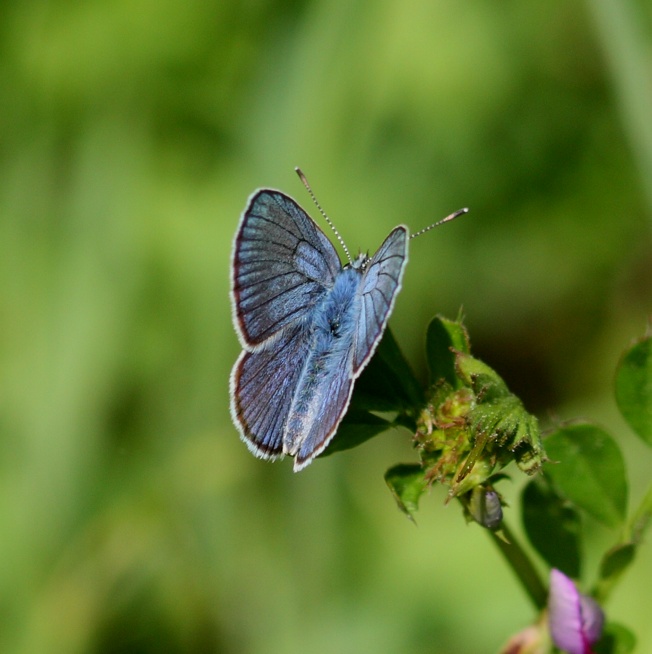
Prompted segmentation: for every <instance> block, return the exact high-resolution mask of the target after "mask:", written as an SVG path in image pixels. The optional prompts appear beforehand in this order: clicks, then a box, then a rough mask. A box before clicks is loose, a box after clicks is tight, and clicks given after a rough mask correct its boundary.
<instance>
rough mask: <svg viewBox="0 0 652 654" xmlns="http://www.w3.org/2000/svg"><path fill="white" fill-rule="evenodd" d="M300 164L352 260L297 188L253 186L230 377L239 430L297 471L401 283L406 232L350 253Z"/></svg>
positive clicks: (236, 267) (238, 266)
mask: <svg viewBox="0 0 652 654" xmlns="http://www.w3.org/2000/svg"><path fill="white" fill-rule="evenodd" d="M297 173H298V174H299V176H300V177H301V179H302V181H303V182H304V184H305V185H306V188H307V189H308V191H309V193H310V195H311V196H312V198H313V200H314V201H315V204H317V207H318V208H319V210H320V211H321V212H322V214H323V215H324V217H325V218H326V220H327V221H328V223H329V225H331V227H332V229H333V231H334V232H335V234H336V236H337V238H338V240H339V241H340V243H341V244H342V246H343V248H344V250H345V252H346V254H347V257H348V259H349V262H348V263H347V264H345V265H344V266H342V264H341V262H340V258H339V255H338V254H337V251H336V250H335V247H334V246H333V244H332V243H331V241H330V240H329V239H328V237H327V236H326V234H324V232H323V231H322V230H321V229H320V228H319V227H318V226H317V224H316V223H315V222H314V221H313V220H312V218H310V216H309V215H308V214H307V213H306V212H305V211H304V210H303V209H302V208H301V207H300V206H299V205H298V204H297V203H296V202H295V201H294V200H293V199H292V198H291V197H289V196H288V195H286V194H285V193H282V192H281V191H276V190H272V189H261V190H258V191H256V192H254V193H253V194H252V195H251V196H250V198H249V200H248V201H247V205H246V207H245V210H244V212H243V214H242V217H241V219H240V225H239V227H238V229H237V232H236V235H235V240H234V244H233V254H232V261H231V299H232V306H233V321H234V325H235V329H236V332H237V333H238V336H239V339H240V342H241V344H242V348H243V351H242V353H241V354H240V356H239V357H238V360H237V361H236V363H235V365H234V367H233V371H232V373H231V379H230V391H231V415H232V418H233V421H234V424H235V425H236V427H237V429H238V431H239V432H240V436H241V438H242V440H243V441H244V442H245V443H246V445H247V446H248V448H249V449H250V450H251V452H252V453H253V454H255V455H256V456H258V457H260V458H263V459H271V460H273V459H276V458H279V457H281V456H283V455H286V454H287V455H290V456H292V457H294V470H295V472H297V471H299V470H302V469H303V468H305V467H306V466H307V465H309V464H310V463H311V462H312V461H313V460H314V459H315V457H317V456H318V455H319V454H320V453H321V452H323V451H324V450H325V449H326V447H327V446H328V444H329V443H330V441H331V440H332V438H333V436H334V435H335V432H336V431H337V428H338V426H339V424H340V422H341V420H342V418H343V417H344V414H345V413H346V410H347V407H348V406H349V402H350V401H351V394H352V393H353V386H354V382H355V380H356V379H357V378H358V377H359V376H360V373H361V372H362V371H363V370H364V367H365V366H366V365H367V363H368V362H369V360H370V359H371V357H372V355H373V353H374V351H375V349H376V347H377V346H378V343H379V342H380V340H381V338H382V336H383V332H384V331H385V327H386V326H387V321H388V319H389V316H390V314H391V312H392V309H393V307H394V302H395V300H396V296H397V294H398V292H399V291H400V289H401V280H402V278H403V272H404V270H405V265H406V263H407V260H408V241H409V234H408V229H407V227H405V226H403V225H399V226H398V227H396V228H394V229H393V230H392V231H391V232H390V233H389V236H387V238H386V239H385V240H384V241H383V243H382V245H381V246H380V247H379V248H378V250H377V251H376V253H375V254H374V255H373V256H372V257H369V256H368V255H366V254H360V255H359V256H358V257H357V258H356V259H354V260H353V259H351V257H350V255H349V253H348V250H347V249H346V246H345V245H344V242H343V241H342V239H341V237H340V236H339V234H338V233H337V230H335V228H334V227H333V225H332V223H331V222H330V220H329V219H328V217H327V216H326V214H324V212H323V211H322V210H321V207H320V206H319V204H318V203H317V201H316V199H315V197H314V194H313V193H312V190H311V189H310V186H309V185H308V183H307V181H306V179H305V177H304V176H303V174H302V173H301V171H300V170H299V169H297ZM465 212H466V210H465V209H464V210H462V211H459V212H457V213H456V214H451V216H448V217H447V218H445V219H444V220H443V221H440V223H441V222H445V221H447V220H451V219H452V218H454V217H456V216H457V215H460V214H461V213H465ZM437 224H439V223H437ZM431 227H434V225H431V226H430V227H428V228H426V229H425V230H421V232H423V231H427V230H428V229H430V228H431ZM421 232H419V233H421ZM414 236H416V234H415V235H414Z"/></svg>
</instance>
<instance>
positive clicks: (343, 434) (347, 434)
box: [320, 409, 392, 456]
mask: <svg viewBox="0 0 652 654" xmlns="http://www.w3.org/2000/svg"><path fill="white" fill-rule="evenodd" d="M390 427H392V423H391V422H389V421H388V420H385V419H384V418H381V417H380V416H376V415H374V414H373V413H369V412H368V411H358V410H355V409H353V410H349V411H348V412H347V414H346V416H344V420H342V424H340V426H339V428H338V430H337V433H336V434H335V438H333V440H332V441H331V442H330V444H329V446H328V447H327V448H326V449H325V450H324V452H322V454H320V456H328V455H330V454H333V453H334V452H341V451H342V450H350V449H351V448H353V447H357V446H358V445H360V444H362V443H364V442H365V441H368V440H369V439H370V438H373V437H374V436H377V435H378V434H382V433H383V432H385V431H387V430H388V429H389V428H390Z"/></svg>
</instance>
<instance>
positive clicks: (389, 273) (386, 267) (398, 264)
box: [353, 226, 408, 376]
mask: <svg viewBox="0 0 652 654" xmlns="http://www.w3.org/2000/svg"><path fill="white" fill-rule="evenodd" d="M407 244H408V233H407V229H406V228H405V227H403V226H399V227H396V228H395V229H394V230H392V232H391V233H390V234H389V236H388V237H387V238H386V239H385V240H384V241H383V244H382V245H381V246H380V247H379V248H378V251H377V252H376V254H374V256H373V257H372V259H371V261H370V262H369V264H368V265H367V268H366V270H365V272H364V275H363V279H362V285H361V288H360V293H361V302H360V315H359V316H358V322H357V326H356V339H355V352H354V357H353V370H354V373H355V375H356V376H357V375H358V374H359V373H360V372H361V371H362V368H363V367H364V366H365V365H366V363H367V362H368V361H369V359H370V358H371V355H372V354H373V353H374V350H375V349H376V346H377V345H378V343H379V341H380V339H381V337H382V334H383V332H384V330H385V327H386V325H387V321H388V320H389V316H390V314H391V312H392V308H393V307H394V300H395V298H396V294H397V293H398V292H399V290H400V289H401V279H402V277H403V270H404V269H405V264H406V263H407Z"/></svg>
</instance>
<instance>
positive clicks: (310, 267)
mask: <svg viewBox="0 0 652 654" xmlns="http://www.w3.org/2000/svg"><path fill="white" fill-rule="evenodd" d="M340 268H341V264H340V259H339V257H338V255H337V252H336V251H335V248H334V247H333V245H332V243H331V242H330V241H329V240H328V238H327V237H326V235H325V234H324V233H323V232H322V231H321V229H319V227H318V226H317V225H316V223H315V222H314V221H313V220H312V218H310V216H308V214H307V213H306V212H305V211H304V210H303V209H302V208H301V207H300V206H299V205H298V204H297V203H296V202H295V201H294V200H292V198H290V197H288V196H287V195H285V194H284V193H281V192H280V191H272V190H269V189H263V190H261V191H257V192H256V193H254V194H253V195H252V196H251V197H250V198H249V201H248V202H247V206H246V208H245V210H244V213H243V214H242V218H241V221H240V226H239V228H238V231H237V232H236V235H235V240H234V244H233V257H232V267H231V271H232V280H231V294H232V299H233V307H234V322H235V324H236V329H237V331H238V333H239V336H240V340H241V341H242V344H243V346H244V347H245V348H246V349H249V350H253V349H256V348H258V347H260V346H262V344H263V343H264V342H265V341H267V340H268V339H270V338H273V337H276V336H277V335H278V334H279V333H280V332H281V331H282V330H283V329H285V328H287V327H289V326H291V325H294V324H297V323H298V322H299V321H301V320H302V319H303V318H305V316H306V315H307V314H309V312H310V311H311V309H312V307H314V305H315V304H316V303H317V302H318V301H319V299H320V298H321V296H322V295H323V293H324V291H325V290H326V289H327V288H330V287H331V286H332V285H333V282H334V279H335V276H336V275H337V273H338V271H339V270H340Z"/></svg>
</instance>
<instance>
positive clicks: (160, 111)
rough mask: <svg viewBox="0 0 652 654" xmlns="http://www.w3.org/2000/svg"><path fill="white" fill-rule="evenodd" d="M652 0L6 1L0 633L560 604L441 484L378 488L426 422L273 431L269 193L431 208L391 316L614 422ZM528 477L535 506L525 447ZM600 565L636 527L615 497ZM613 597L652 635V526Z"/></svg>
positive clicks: (538, 401)
mask: <svg viewBox="0 0 652 654" xmlns="http://www.w3.org/2000/svg"><path fill="white" fill-rule="evenodd" d="M650 70H652V11H651V10H650V5H649V4H646V3H645V2H644V0H640V1H638V2H637V1H636V0H628V1H624V0H587V1H586V2H577V1H574V0H570V1H569V0H552V1H551V2H547V3H543V4H542V3H540V2H534V1H533V0H530V1H525V2H523V1H521V2H500V3H499V2H481V1H478V0H469V1H468V2H464V3H460V2H454V1H453V0H414V1H409V2H399V1H398V0H373V1H372V0H360V1H357V0H354V1H353V2H347V1H345V0H313V1H308V0H305V1H304V0H286V1H280V0H279V1H277V2H264V1H261V0H258V1H255V0H248V1H247V0H244V1H242V2H235V1H220V0H214V1H209V0H183V1H182V0H158V1H157V2H154V1H152V0H131V1H129V2H127V1H126V0H104V1H102V0H90V1H88V2H84V3H75V2H64V1H61V2H45V1H38V0H20V1H18V0H13V1H9V0H7V1H5V2H3V3H2V5H1V7H0V93H1V95H0V172H1V174H0V271H1V272H0V274H1V279H0V389H1V392H0V528H1V532H0V534H1V537H0V651H2V652H3V653H11V654H13V653H30V654H31V653H34V652H65V653H76V652H96V653H98V654H109V653H111V654H113V653H118V652H134V653H141V652H142V653H146V652H166V653H167V652H172V653H176V652H192V653H194V652H225V653H246V654H249V653H251V654H258V653H265V654H267V653H281V652H282V653H284V654H293V653H295V652H296V653H298V652H311V653H317V654H319V653H322V652H323V653H326V652H334V651H337V652H345V653H346V652H351V653H353V652H361V651H370V652H371V651H373V652H376V653H377V654H383V653H398V652H414V653H419V652H423V653H425V652H429V653H432V652H436V653H448V652H455V653H456V654H465V653H467V652H468V653H475V654H477V653H479V652H493V651H496V649H497V648H498V647H499V646H500V644H501V643H502V642H504V641H505V640H506V639H507V637H508V636H509V635H510V634H511V633H513V632H515V631H517V630H518V629H520V628H522V627H524V626H525V625H527V624H528V623H529V622H530V621H531V620H532V619H533V617H534V616H533V612H532V610H531V608H530V606H529V604H528V601H527V599H526V597H525V595H524V594H523V592H522V591H521V589H520V588H519V587H518V585H517V584H516V582H515V580H514V579H513V578H512V576H511V574H510V572H509V570H508V569H507V568H506V566H505V565H504V564H503V561H502V560H501V559H500V557H499V555H498V553H497V552H496V551H494V549H493V546H492V544H491V542H490V541H489V539H488V538H487V537H486V536H485V534H484V533H482V531H481V530H480V529H479V528H477V527H472V526H466V525H465V524H464V520H463V518H462V516H461V515H460V512H459V510H458V508H457V507H456V506H453V505H450V506H444V494H443V492H442V490H441V489H437V488H435V489H433V492H432V493H431V494H430V496H429V497H427V498H425V499H424V500H423V501H422V511H421V512H420V515H419V526H418V528H415V527H414V526H412V525H411V524H410V523H409V522H408V521H407V520H405V518H404V517H403V516H402V515H401V514H400V513H399V512H398V510H397V509H396V508H395V506H394V504H393V500H392V498H391V496H390V494H389V492H388V491H387V489H386V488H385V486H384V482H383V479H382V475H383V473H384V471H385V469H386V468H388V467H389V466H390V465H392V464H394V463H397V462H399V461H412V460H414V459H415V456H414V453H413V452H412V450H411V447H410V439H409V434H407V433H405V432H403V433H401V432H398V431H397V432H395V433H390V434H386V435H383V436H381V437H379V438H377V439H374V440H372V441H370V442H368V443H366V444H365V445H363V446H361V447H360V448H357V449H356V450H352V451H349V452H345V453H341V454H337V455H334V456H332V457H328V458H326V459H323V460H322V459H320V460H319V461H317V462H316V463H314V464H313V465H312V466H310V468H308V469H307V470H305V471H304V472H302V473H300V474H298V475H295V474H293V473H292V471H291V463H290V462H289V461H285V462H283V463H277V464H273V465H272V464H268V463H265V462H261V461H258V460H256V459H254V458H253V457H252V456H251V455H250V454H249V453H248V451H247V449H246V448H245V446H244V445H243V444H242V443H241V442H240V441H239V440H238V437H237V434H236V430H235V429H234V427H233V426H232V424H231V421H230V418H229V412H228V376H229V371H230V368H231V365H232V364H233V362H234V360H235V358H236V356H237V354H238V352H239V349H240V348H239V345H238V342H237V339H236V336H235V333H234V331H233V328H232V325H231V310H230V306H229V299H228V285H229V256H230V248H231V239H232V236H233V234H234V231H235V229H236V226H237V223H238V219H239V215H240V212H241V211H242V209H243V208H244V205H245V202H246V199H247V197H248V195H249V194H250V193H251V192H252V191H253V190H254V189H255V188H257V187H260V186H272V187H276V188H281V189H283V190H284V191H286V192H287V193H289V194H291V195H293V196H294V197H296V198H297V199H298V201H299V202H300V203H301V204H303V205H304V206H306V207H307V208H309V210H310V212H311V213H312V214H313V215H317V212H316V211H314V210H313V208H312V207H311V203H310V200H309V198H308V195H307V193H306V192H305V190H304V189H303V187H302V186H301V184H300V182H299V180H298V179H297V178H296V176H295V174H294V172H293V167H294V166H295V165H300V166H301V167H302V168H303V170H304V172H305V173H306V175H307V176H308V179H309V180H310V182H311V184H312V186H313V189H314V190H315V193H316V194H317V197H318V198H319V200H320V202H321V203H322V205H323V206H324V208H325V209H326V211H327V212H328V213H329V215H330V216H331V218H332V219H333V221H334V222H335V224H336V225H337V226H338V228H339V230H340V232H341V233H342V235H343V236H344V238H345V240H346V242H347V243H348V245H349V247H350V248H351V249H352V250H353V251H356V250H357V248H358V247H360V248H361V249H363V250H367V249H369V250H371V251H373V250H375V248H376V247H377V246H378V245H379V244H380V242H381V241H382V239H383V238H384V237H385V235H386V234H387V233H388V232H389V230H390V229H391V228H392V227H394V226H395V225H396V224H398V223H406V224H407V225H408V226H409V227H410V228H411V229H412V230H416V229H419V228H421V227H423V226H425V225H426V224H429V223H430V222H433V221H434V220H436V219H439V218H441V217H443V216H444V215H446V214H448V213H450V212H451V211H453V210H455V209H458V208H460V207H462V206H469V207H470V208H471V211H472V213H471V214H470V215H469V217H467V218H464V219H463V220H460V221H457V222H456V223H454V224H453V225H449V226H446V227H444V228H442V229H438V230H436V232H435V233H431V234H429V235H428V236H426V237H423V238H421V239H418V240H417V241H414V242H413V244H412V246H411V254H410V258H411V260H410V263H409V265H408V268H407V272H406V275H405V280H404V288H403V291H402V292H401V296H400V297H399V299H398V302H397V305H396V308H395V311H394V315H393V317H392V321H391V324H392V328H393V331H394V334H395V336H396V338H397V340H398V341H399V343H400V344H401V347H402V348H403V349H404V351H405V353H406V355H407V356H408V358H409V359H410V361H411V362H412V363H413V364H414V366H415V369H416V370H417V371H418V372H419V374H421V375H423V373H424V369H423V363H422V356H421V352H422V349H423V340H424V333H425V329H426V326H427V324H428V321H429V319H430V317H432V316H433V315H434V314H435V313H438V312H440V313H443V314H445V315H447V316H449V317H455V316H456V314H457V312H458V310H459V309H460V307H463V309H464V312H465V315H466V316H467V324H468V327H469V329H470V333H471V338H472V343H473V346H474V351H475V353H476V354H477V355H478V356H480V357H481V358H483V359H485V360H486V361H487V362H488V363H489V364H491V365H493V366H494V367H495V368H496V369H497V370H498V371H499V372H500V373H501V374H502V375H503V376H504V377H505V378H506V380H507V381H508V383H509V384H510V385H511V387H512V389H513V390H514V392H516V393H517V394H518V395H520V396H521V397H522V398H523V399H524V400H525V402H526V404H527V406H528V408H529V409H531V410H533V411H535V412H536V413H537V414H538V415H539V416H540V418H541V420H542V423H543V424H544V425H545V424H549V423H550V422H551V420H556V419H568V418H573V417H580V416H583V417H588V418H592V419H595V420H597V421H598V422H599V423H601V424H602V425H604V426H606V427H608V428H610V429H612V430H614V433H615V434H616V437H617V438H618V440H619V442H620V443H621V444H622V446H623V448H624V449H625V454H626V457H627V462H628V464H629V465H630V467H631V470H632V477H633V480H632V496H633V500H634V501H635V500H637V499H639V498H640V495H641V493H642V489H643V487H644V486H645V484H646V483H648V482H649V480H650V477H651V475H650V469H651V468H650V461H651V458H650V457H651V453H650V452H648V451H646V449H645V448H644V447H643V445H641V444H639V443H638V442H637V441H636V439H635V437H634V436H633V435H632V434H631V432H629V430H628V429H627V428H626V426H625V424H624V422H623V421H622V420H621V419H620V418H619V417H618V415H617V413H616V410H615V405H614V401H613V398H612V390H611V386H612V378H613V370H614V367H615V365H616V363H617V361H618V357H619V354H620V352H621V351H622V350H623V349H624V348H625V347H626V345H627V344H628V343H629V342H630V341H631V339H632V338H634V337H637V336H640V335H641V334H642V333H643V332H644V329H645V326H646V321H647V319H648V317H649V316H650V312H651V311H652V289H651V285H650V281H651V279H652V257H651V253H652V239H651V238H650V224H651V223H650V219H651V218H652V81H651V80H652V78H651V77H650ZM513 477H514V483H511V484H506V485H504V487H503V490H504V491H505V493H506V495H507V497H508V498H509V499H510V502H511V503H512V507H513V508H512V509H510V510H508V514H507V517H508V519H510V520H511V521H512V522H513V523H517V522H518V519H517V518H518V498H517V495H518V489H519V488H520V486H521V484H522V480H521V475H520V474H519V473H518V472H514V475H513ZM588 527H589V532H590V535H591V538H590V539H589V541H588V542H587V543H586V548H587V550H588V551H589V554H590V555H591V553H592V552H595V554H594V555H593V559H592V566H588V567H587V569H586V571H585V573H586V575H585V576H586V579H587V580H589V581H590V579H591V578H593V576H594V574H595V565H596V564H597V558H596V557H597V553H598V552H599V549H598V547H599V546H605V545H606V544H608V543H609V542H611V541H612V540H613V539H614V538H615V535H614V534H607V533H605V532H603V531H602V530H601V529H600V528H599V527H597V526H596V525H592V524H591V525H588ZM634 570H635V572H632V573H630V574H629V575H628V576H627V577H626V578H625V579H624V581H623V583H622V584H621V586H620V587H619V588H618V590H617V592H616V593H615V595H614V597H613V602H612V603H611V604H610V605H609V607H608V609H609V613H610V617H611V618H612V619H615V620H618V621H621V622H624V623H625V624H628V625H630V626H631V627H632V628H633V629H634V630H635V631H636V632H637V633H638V636H639V642H640V648H639V651H641V652H644V651H652V625H651V624H650V620H649V606H650V579H651V578H652V554H651V553H650V548H649V546H648V547H647V548H644V549H643V551H642V553H641V556H640V560H639V561H638V565H637V566H635V568H634Z"/></svg>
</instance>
